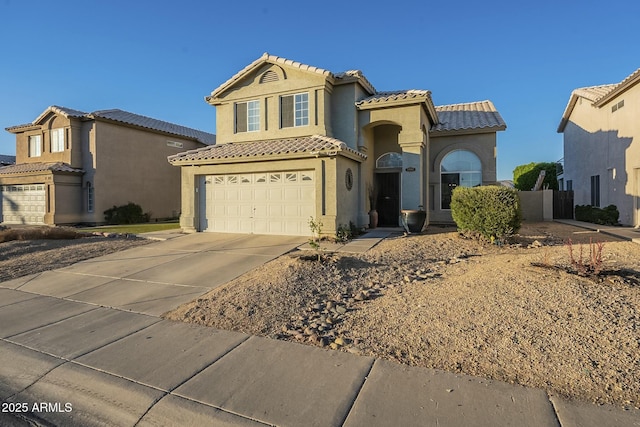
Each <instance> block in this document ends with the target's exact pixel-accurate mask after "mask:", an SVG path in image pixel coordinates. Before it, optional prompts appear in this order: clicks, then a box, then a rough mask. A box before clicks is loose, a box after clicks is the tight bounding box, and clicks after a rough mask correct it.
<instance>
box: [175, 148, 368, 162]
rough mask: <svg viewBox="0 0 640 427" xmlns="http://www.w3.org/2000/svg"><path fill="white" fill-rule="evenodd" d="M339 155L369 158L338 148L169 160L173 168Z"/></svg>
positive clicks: (360, 158) (357, 158)
mask: <svg viewBox="0 0 640 427" xmlns="http://www.w3.org/2000/svg"><path fill="white" fill-rule="evenodd" d="M338 155H340V156H343V157H347V158H350V159H352V160H355V161H357V162H363V161H365V160H366V158H367V156H366V155H365V154H362V153H357V152H351V151H349V150H341V149H340V148H336V149H335V150H321V151H313V152H298V153H283V154H261V155H255V156H237V157H221V158H209V159H180V158H174V159H172V157H174V156H169V158H168V159H167V160H168V161H169V163H171V165H173V166H206V165H218V164H232V163H246V162H267V161H273V160H295V159H312V158H317V157H334V156H338ZM176 156H178V155H176Z"/></svg>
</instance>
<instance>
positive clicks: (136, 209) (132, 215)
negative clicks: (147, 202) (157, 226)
mask: <svg viewBox="0 0 640 427" xmlns="http://www.w3.org/2000/svg"><path fill="white" fill-rule="evenodd" d="M150 219H151V214H150V213H143V211H142V207H141V206H140V205H137V204H135V203H132V202H129V203H127V204H126V205H122V206H114V207H112V208H111V209H107V210H106V211H104V220H105V221H106V222H107V224H139V223H142V222H149V220H150Z"/></svg>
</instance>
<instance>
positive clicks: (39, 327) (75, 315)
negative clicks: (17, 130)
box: [4, 291, 99, 357]
mask: <svg viewBox="0 0 640 427" xmlns="http://www.w3.org/2000/svg"><path fill="white" fill-rule="evenodd" d="M22 292H24V291H22ZM35 295H38V294H35ZM52 298H55V297H52ZM56 299H60V300H64V299H65V298H56ZM10 305H11V304H10ZM91 305H95V304H91ZM98 308H99V307H98V306H96V307H95V308H92V309H90V310H87V311H83V312H82V313H78V314H72V315H71V316H68V317H65V318H64V319H59V320H56V321H55V322H49V323H47V324H44V325H38V326H37V327H34V328H31V329H27V330H26V331H21V332H18V333H17V334H13V335H8V336H6V337H4V338H5V339H10V338H13V337H15V336H17V335H22V334H25V333H27V332H31V331H35V330H36V329H41V328H46V327H47V326H52V325H57V324H58V323H62V322H64V321H65V320H69V319H73V318H74V317H78V316H81V315H83V314H86V313H90V312H92V311H95V310H97V309H98ZM14 344H15V343H14ZM23 347H25V346H23ZM40 353H42V352H40ZM56 357H57V356H56Z"/></svg>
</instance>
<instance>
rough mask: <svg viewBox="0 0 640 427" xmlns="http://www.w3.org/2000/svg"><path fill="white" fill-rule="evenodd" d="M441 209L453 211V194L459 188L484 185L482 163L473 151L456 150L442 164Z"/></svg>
mask: <svg viewBox="0 0 640 427" xmlns="http://www.w3.org/2000/svg"><path fill="white" fill-rule="evenodd" d="M440 183H441V184H440V185H441V198H440V201H441V205H440V206H441V208H442V209H451V194H452V193H453V189H454V188H456V187H457V186H459V185H460V186H463V187H477V186H479V185H482V162H481V161H480V159H479V158H478V156H476V155H475V154H474V153H472V152H471V151H467V150H455V151H452V152H450V153H449V154H447V155H446V156H445V157H444V159H442V163H440Z"/></svg>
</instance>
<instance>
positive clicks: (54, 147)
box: [51, 128, 64, 153]
mask: <svg viewBox="0 0 640 427" xmlns="http://www.w3.org/2000/svg"><path fill="white" fill-rule="evenodd" d="M61 151H64V129H63V128H59V129H51V152H52V153H59V152H61Z"/></svg>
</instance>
